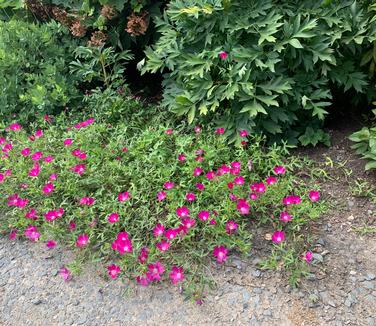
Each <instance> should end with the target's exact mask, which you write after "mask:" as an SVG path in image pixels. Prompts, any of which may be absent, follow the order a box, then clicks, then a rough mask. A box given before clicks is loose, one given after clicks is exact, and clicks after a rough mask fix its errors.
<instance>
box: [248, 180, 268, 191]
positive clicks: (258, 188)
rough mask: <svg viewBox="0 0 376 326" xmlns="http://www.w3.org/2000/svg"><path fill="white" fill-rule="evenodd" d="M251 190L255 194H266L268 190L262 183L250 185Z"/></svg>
mask: <svg viewBox="0 0 376 326" xmlns="http://www.w3.org/2000/svg"><path fill="white" fill-rule="evenodd" d="M250 189H251V190H252V191H253V192H258V193H264V192H265V190H266V186H265V184H263V183H262V182H261V183H257V182H256V183H253V184H251V185H250Z"/></svg>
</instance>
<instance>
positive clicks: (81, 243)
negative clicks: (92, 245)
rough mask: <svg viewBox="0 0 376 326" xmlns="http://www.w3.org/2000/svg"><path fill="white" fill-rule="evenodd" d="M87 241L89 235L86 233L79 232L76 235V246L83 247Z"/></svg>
mask: <svg viewBox="0 0 376 326" xmlns="http://www.w3.org/2000/svg"><path fill="white" fill-rule="evenodd" d="M88 242H89V236H88V235H87V234H80V235H79V236H78V237H77V241H76V246H77V247H85V246H86V245H87V244H88Z"/></svg>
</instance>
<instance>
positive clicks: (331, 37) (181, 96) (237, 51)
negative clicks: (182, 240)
mask: <svg viewBox="0 0 376 326" xmlns="http://www.w3.org/2000/svg"><path fill="white" fill-rule="evenodd" d="M367 5H368V2H367V1H364V2H361V4H358V3H357V2H355V1H341V2H337V1H324V2H323V3H320V2H313V1H277V0H255V1H246V0H235V1H228V0H223V1H221V0H209V1H203V0H191V1H182V0H175V1H171V3H170V5H169V6H168V9H167V10H166V12H165V15H164V17H163V19H157V21H156V23H157V26H158V28H159V31H160V32H161V34H162V36H161V38H160V39H159V41H158V42H157V43H156V45H155V46H154V47H153V48H148V49H147V51H146V56H147V61H146V66H145V67H144V68H143V71H144V72H145V71H148V72H156V71H158V70H161V71H165V72H166V74H165V81H164V100H163V103H164V105H166V106H167V107H168V108H170V109H171V110H172V111H173V112H175V113H176V114H178V115H186V116H187V117H188V121H189V122H192V121H194V120H195V119H196V118H198V116H201V117H200V119H202V116H207V119H210V120H212V119H214V120H216V121H217V123H218V126H219V127H224V128H225V130H226V135H227V136H228V137H229V138H230V140H231V141H236V140H237V141H240V137H238V131H239V130H242V129H245V130H247V131H248V132H252V133H253V132H256V133H259V132H263V133H266V134H267V135H268V136H269V139H271V140H272V141H275V140H280V139H281V138H284V139H287V140H289V141H290V142H291V143H298V142H299V143H300V144H302V145H308V144H313V145H316V144H317V143H318V142H323V143H328V142H329V137H328V135H327V134H326V133H325V132H323V131H322V129H321V128H322V125H323V121H324V119H325V116H326V115H327V114H328V110H327V109H328V107H329V106H330V105H331V99H332V94H331V90H332V88H333V87H335V88H337V89H338V88H339V89H340V90H342V93H345V92H354V93H355V92H358V93H364V92H366V90H367V89H366V88H367V86H368V77H367V73H366V69H364V71H362V70H361V68H360V61H361V58H362V55H363V54H364V52H365V50H367V49H369V48H371V46H372V42H373V41H374V40H375V38H376V36H375V35H376V27H375V20H374V19H372V15H370V14H368V13H367V11H366V10H365V9H366V7H367ZM221 53H222V54H223V55H222V58H221V57H220V54H221Z"/></svg>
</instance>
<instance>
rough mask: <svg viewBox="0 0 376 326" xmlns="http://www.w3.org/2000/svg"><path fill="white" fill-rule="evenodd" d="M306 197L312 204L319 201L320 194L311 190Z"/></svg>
mask: <svg viewBox="0 0 376 326" xmlns="http://www.w3.org/2000/svg"><path fill="white" fill-rule="evenodd" d="M308 196H309V199H310V200H311V202H312V203H314V202H317V201H318V200H319V199H320V193H319V192H318V191H314V190H311V191H310V192H309V195H308Z"/></svg>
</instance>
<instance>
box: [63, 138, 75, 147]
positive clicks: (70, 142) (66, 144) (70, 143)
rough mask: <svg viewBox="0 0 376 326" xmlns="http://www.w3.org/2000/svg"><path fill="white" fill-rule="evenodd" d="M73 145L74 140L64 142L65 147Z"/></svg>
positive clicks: (68, 139) (69, 139)
mask: <svg viewBox="0 0 376 326" xmlns="http://www.w3.org/2000/svg"><path fill="white" fill-rule="evenodd" d="M72 144H73V139H71V138H67V139H65V140H64V145H65V146H70V145H72Z"/></svg>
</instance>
